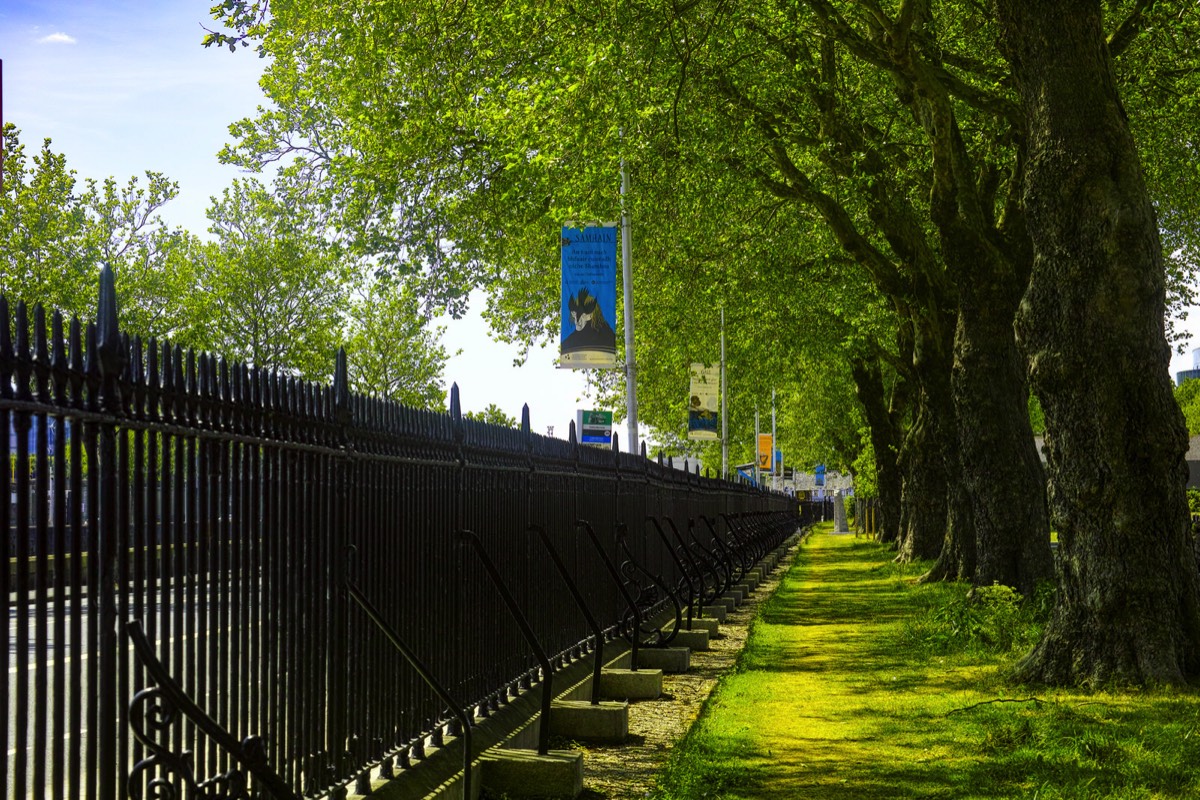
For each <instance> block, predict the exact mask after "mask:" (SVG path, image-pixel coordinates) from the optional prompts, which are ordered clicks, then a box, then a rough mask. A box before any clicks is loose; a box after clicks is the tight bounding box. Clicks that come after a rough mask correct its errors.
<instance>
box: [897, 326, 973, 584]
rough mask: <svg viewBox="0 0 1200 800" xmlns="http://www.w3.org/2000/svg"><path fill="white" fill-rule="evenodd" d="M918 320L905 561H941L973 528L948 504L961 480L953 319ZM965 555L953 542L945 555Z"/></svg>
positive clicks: (955, 568) (963, 567) (961, 566)
mask: <svg viewBox="0 0 1200 800" xmlns="http://www.w3.org/2000/svg"><path fill="white" fill-rule="evenodd" d="M913 322H914V334H915V336H914V347H913V368H914V372H915V374H916V377H917V385H918V390H917V398H916V412H915V414H914V418H913V425H912V428H911V429H910V430H909V436H908V437H907V438H906V440H905V444H904V453H903V455H904V487H903V494H902V497H901V501H902V504H903V507H902V511H901V513H902V525H901V530H900V536H901V539H900V554H899V560H900V561H901V562H907V561H912V560H914V559H930V558H938V557H939V556H941V555H942V553H943V545H944V544H945V543H946V542H947V541H948V540H949V539H950V538H952V537H956V536H962V535H964V534H968V533H969V531H970V525H969V524H967V523H966V522H965V520H963V519H962V516H961V515H960V514H951V513H950V511H951V507H950V506H949V505H948V498H949V497H950V494H949V493H950V492H952V491H956V489H954V488H952V487H953V485H954V483H955V482H957V481H959V480H961V475H960V474H959V473H960V471H959V469H958V467H957V456H956V455H955V444H954V439H955V434H954V403H953V401H952V399H951V395H950V350H951V342H952V341H953V339H952V337H953V330H954V329H953V317H949V318H948V317H947V315H945V314H941V313H939V312H936V311H930V312H928V314H927V315H925V316H921V317H916V318H914V320H913ZM955 522H957V523H958V524H957V525H956V524H953V523H955ZM971 549H972V550H973V548H971ZM965 552H967V551H964V550H963V548H961V547H958V546H957V545H954V544H952V545H951V546H950V547H949V548H948V552H947V553H946V556H947V558H954V559H958V557H959V556H960V555H962V554H963V553H965ZM973 570H974V564H973V563H972V564H965V563H958V562H957V560H956V561H955V563H952V564H945V563H943V564H940V565H939V567H938V568H937V569H936V570H935V571H936V572H938V573H940V574H941V575H943V576H945V577H948V578H951V579H953V578H957V577H962V576H963V575H966V574H970V573H971V572H973Z"/></svg>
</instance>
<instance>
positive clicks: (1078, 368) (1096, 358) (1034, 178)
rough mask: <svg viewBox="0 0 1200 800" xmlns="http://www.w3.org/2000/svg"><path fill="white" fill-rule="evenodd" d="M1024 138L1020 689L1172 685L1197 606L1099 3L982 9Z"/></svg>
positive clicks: (1151, 281)
mask: <svg viewBox="0 0 1200 800" xmlns="http://www.w3.org/2000/svg"><path fill="white" fill-rule="evenodd" d="M997 10H998V13H999V15H1000V18H1001V24H1002V26H1003V28H1004V45H1005V47H1006V49H1007V55H1008V58H1009V60H1010V62H1011V64H1012V66H1013V73H1014V76H1015V78H1016V81H1017V86H1018V91H1019V93H1020V98H1021V100H1022V103H1023V107H1024V113H1025V117H1026V125H1027V142H1028V151H1029V152H1028V156H1029V159H1028V168H1027V172H1026V211H1027V216H1028V220H1029V227H1030V232H1031V234H1032V237H1033V243H1034V250H1035V253H1036V258H1035V262H1034V270H1033V278H1032V281H1031V284H1030V286H1029V290H1028V292H1027V294H1026V297H1025V300H1024V302H1023V305H1022V309H1021V313H1020V315H1019V317H1018V321H1017V322H1018V325H1017V330H1018V335H1019V341H1020V344H1021V346H1022V347H1023V348H1024V349H1025V352H1026V353H1027V354H1028V356H1029V360H1030V365H1031V378H1032V382H1033V386H1034V389H1035V391H1036V392H1037V395H1038V398H1039V399H1040V400H1041V403H1042V407H1043V409H1044V410H1045V413H1046V442H1047V455H1048V459H1049V472H1050V486H1049V505H1050V512H1051V515H1052V520H1053V523H1054V526H1055V528H1056V529H1057V530H1058V536H1059V543H1060V545H1059V546H1060V561H1061V577H1060V585H1059V600H1058V606H1057V607H1056V609H1055V614H1054V616H1053V617H1052V619H1051V622H1050V623H1049V625H1048V626H1047V629H1046V632H1045V634H1044V636H1043V638H1042V641H1041V642H1039V643H1038V645H1037V647H1036V648H1035V649H1034V651H1033V652H1032V653H1031V654H1030V655H1029V656H1027V657H1026V659H1025V661H1024V662H1023V663H1022V665H1021V668H1020V671H1019V677H1021V678H1023V679H1026V680H1029V681H1037V682H1045V683H1051V684H1081V683H1082V684H1090V683H1097V682H1103V681H1109V680H1113V681H1120V682H1132V683H1158V682H1171V683H1177V682H1181V681H1183V680H1185V679H1186V678H1187V677H1189V676H1194V675H1196V674H1197V672H1198V669H1197V668H1198V667H1200V658H1198V656H1200V595H1198V592H1197V583H1198V577H1197V570H1196V563H1195V560H1194V559H1193V557H1192V551H1191V543H1190V540H1189V532H1188V513H1187V505H1186V500H1185V496H1184V482H1185V479H1186V475H1187V469H1186V467H1185V465H1184V461H1183V453H1184V450H1185V448H1186V445H1187V441H1186V433H1185V431H1184V426H1183V419H1182V415H1181V414H1180V412H1179V409H1178V407H1177V406H1176V404H1175V402H1174V399H1173V397H1172V394H1171V385H1170V378H1169V375H1168V371H1167V368H1168V360H1169V349H1168V346H1167V343H1166V337H1165V335H1164V330H1163V318H1164V305H1165V301H1164V288H1163V283H1164V275H1163V262H1162V249H1161V244H1160V242H1159V238H1158V228H1157V222H1156V220H1155V216H1154V211H1153V208H1152V207H1151V205H1150V201H1149V198H1148V196H1147V192H1146V188H1145V184H1144V181H1143V178H1142V174H1141V168H1140V165H1139V163H1138V158H1137V153H1136V151H1135V148H1134V144H1133V140H1132V137H1131V135H1130V133H1129V126H1128V123H1127V121H1126V118H1125V112H1124V109H1123V108H1122V106H1121V103H1120V99H1119V97H1118V95H1117V91H1116V86H1115V84H1114V81H1113V76H1112V70H1111V64H1110V59H1109V55H1108V51H1107V47H1106V45H1105V40H1104V33H1103V29H1102V26H1101V9H1100V4H1099V2H1098V0H1063V2H1057V3H1047V2H1044V0H998V3H997Z"/></svg>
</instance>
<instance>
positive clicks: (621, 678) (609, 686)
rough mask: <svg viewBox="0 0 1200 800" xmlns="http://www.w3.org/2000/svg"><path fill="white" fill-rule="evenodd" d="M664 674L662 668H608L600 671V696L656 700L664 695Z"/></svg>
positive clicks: (616, 698) (615, 698) (618, 698)
mask: <svg viewBox="0 0 1200 800" xmlns="http://www.w3.org/2000/svg"><path fill="white" fill-rule="evenodd" d="M640 654H641V653H640V651H639V655H640ZM662 676H663V673H662V670H661V669H639V670H636V671H635V670H629V669H606V670H604V671H602V672H601V673H600V696H601V697H607V698H610V699H613V700H655V699H657V698H658V697H659V696H660V695H662V683H663V682H662Z"/></svg>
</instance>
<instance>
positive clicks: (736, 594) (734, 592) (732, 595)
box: [725, 587, 746, 606]
mask: <svg viewBox="0 0 1200 800" xmlns="http://www.w3.org/2000/svg"><path fill="white" fill-rule="evenodd" d="M725 598H726V599H728V600H732V601H733V603H734V606H740V605H741V604H742V601H743V600H745V599H746V593H745V592H743V591H742V590H741V589H735V588H733V587H730V588H729V590H728V591H726V592H725Z"/></svg>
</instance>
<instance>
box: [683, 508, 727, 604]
mask: <svg viewBox="0 0 1200 800" xmlns="http://www.w3.org/2000/svg"><path fill="white" fill-rule="evenodd" d="M696 527H697V526H696V520H695V518H693V517H688V536H690V537H691V538H692V546H693V547H696V548H698V549H699V551H700V554H701V558H703V559H705V560H706V561H707V562H708V563H709V564H710V565H712V568H713V571H714V572H715V573H716V575H717V581H718V585H719V587H720V588H719V589H718V591H717V594H718V595H723V594H725V593H726V592H728V591H729V589H730V587H732V586H733V562H732V560H731V559H729V558H728V557H727V554H726V553H725V551H724V550H722V549H721V548H720V547H718V546H717V545H716V544H713V545H711V546H709V545H706V544H705V543H704V542H702V541H700V537H699V536H697V535H696ZM713 539H714V540H715V539H716V536H715V534H714V536H713Z"/></svg>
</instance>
